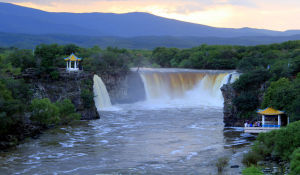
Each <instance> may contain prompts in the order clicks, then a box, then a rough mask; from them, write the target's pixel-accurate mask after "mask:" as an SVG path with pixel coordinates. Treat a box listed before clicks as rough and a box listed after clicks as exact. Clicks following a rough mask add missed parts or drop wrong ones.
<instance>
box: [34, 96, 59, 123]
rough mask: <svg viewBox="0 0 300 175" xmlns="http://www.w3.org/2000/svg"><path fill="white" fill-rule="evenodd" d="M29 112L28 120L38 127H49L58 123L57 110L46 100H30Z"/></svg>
mask: <svg viewBox="0 0 300 175" xmlns="http://www.w3.org/2000/svg"><path fill="white" fill-rule="evenodd" d="M31 112H32V114H31V117H30V119H31V120H32V121H33V122H36V123H37V124H39V125H42V126H46V127H49V126H51V125H55V124H58V123H59V122H60V118H59V109H58V107H57V106H56V105H54V104H52V103H51V101H50V100H49V99H48V98H43V99H34V100H32V102H31Z"/></svg>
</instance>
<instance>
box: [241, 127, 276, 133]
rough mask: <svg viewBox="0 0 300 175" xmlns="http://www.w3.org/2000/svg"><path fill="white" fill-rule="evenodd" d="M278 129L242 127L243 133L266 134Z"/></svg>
mask: <svg viewBox="0 0 300 175" xmlns="http://www.w3.org/2000/svg"><path fill="white" fill-rule="evenodd" d="M279 128H280V127H244V132H246V133H261V132H268V131H272V130H274V129H279Z"/></svg>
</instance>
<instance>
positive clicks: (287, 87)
mask: <svg viewBox="0 0 300 175" xmlns="http://www.w3.org/2000/svg"><path fill="white" fill-rule="evenodd" d="M295 95H296V94H295V91H294V89H292V82H291V81H289V80H288V79H287V78H281V79H279V80H278V81H275V82H272V83H271V86H270V87H269V88H268V89H267V92H266V93H265V95H264V98H263V99H264V100H263V103H262V107H263V108H265V107H270V106H272V107H274V108H277V109H280V110H285V111H290V110H291V109H290V103H291V102H293V101H294V99H295Z"/></svg>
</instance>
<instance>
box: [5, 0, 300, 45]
mask: <svg viewBox="0 0 300 175" xmlns="http://www.w3.org/2000/svg"><path fill="white" fill-rule="evenodd" d="M0 21H1V27H0V32H6V33H24V34H39V35H40V34H68V35H86V36H114V37H141V36H176V37H187V36H196V37H223V38H231V37H245V36H289V35H295V34H300V31H299V30H293V31H286V32H279V31H272V30H263V29H253V28H241V29H233V28H215V27H210V26H205V25H200V24H193V23H188V22H183V21H178V20H173V19H167V18H163V17H159V16H155V15H151V14H148V13H126V14H113V13H51V12H45V11H41V10H37V9H32V8H27V7H21V6H17V5H13V4H9V3H0ZM136 39H137V38H135V39H134V40H136ZM141 42H142V41H141ZM191 42H192V41H191Z"/></svg>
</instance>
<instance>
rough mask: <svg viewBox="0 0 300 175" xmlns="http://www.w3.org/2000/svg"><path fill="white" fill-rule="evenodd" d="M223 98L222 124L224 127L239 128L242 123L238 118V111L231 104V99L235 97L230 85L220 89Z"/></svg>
mask: <svg viewBox="0 0 300 175" xmlns="http://www.w3.org/2000/svg"><path fill="white" fill-rule="evenodd" d="M221 91H222V94H223V98H224V109H223V113H224V124H225V127H241V126H243V123H244V121H242V120H241V119H239V118H238V115H237V114H238V111H237V108H236V106H235V105H234V104H233V99H234V97H235V96H236V95H237V94H236V92H235V90H234V89H233V87H232V85H231V84H224V85H223V86H222V88H221Z"/></svg>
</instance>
